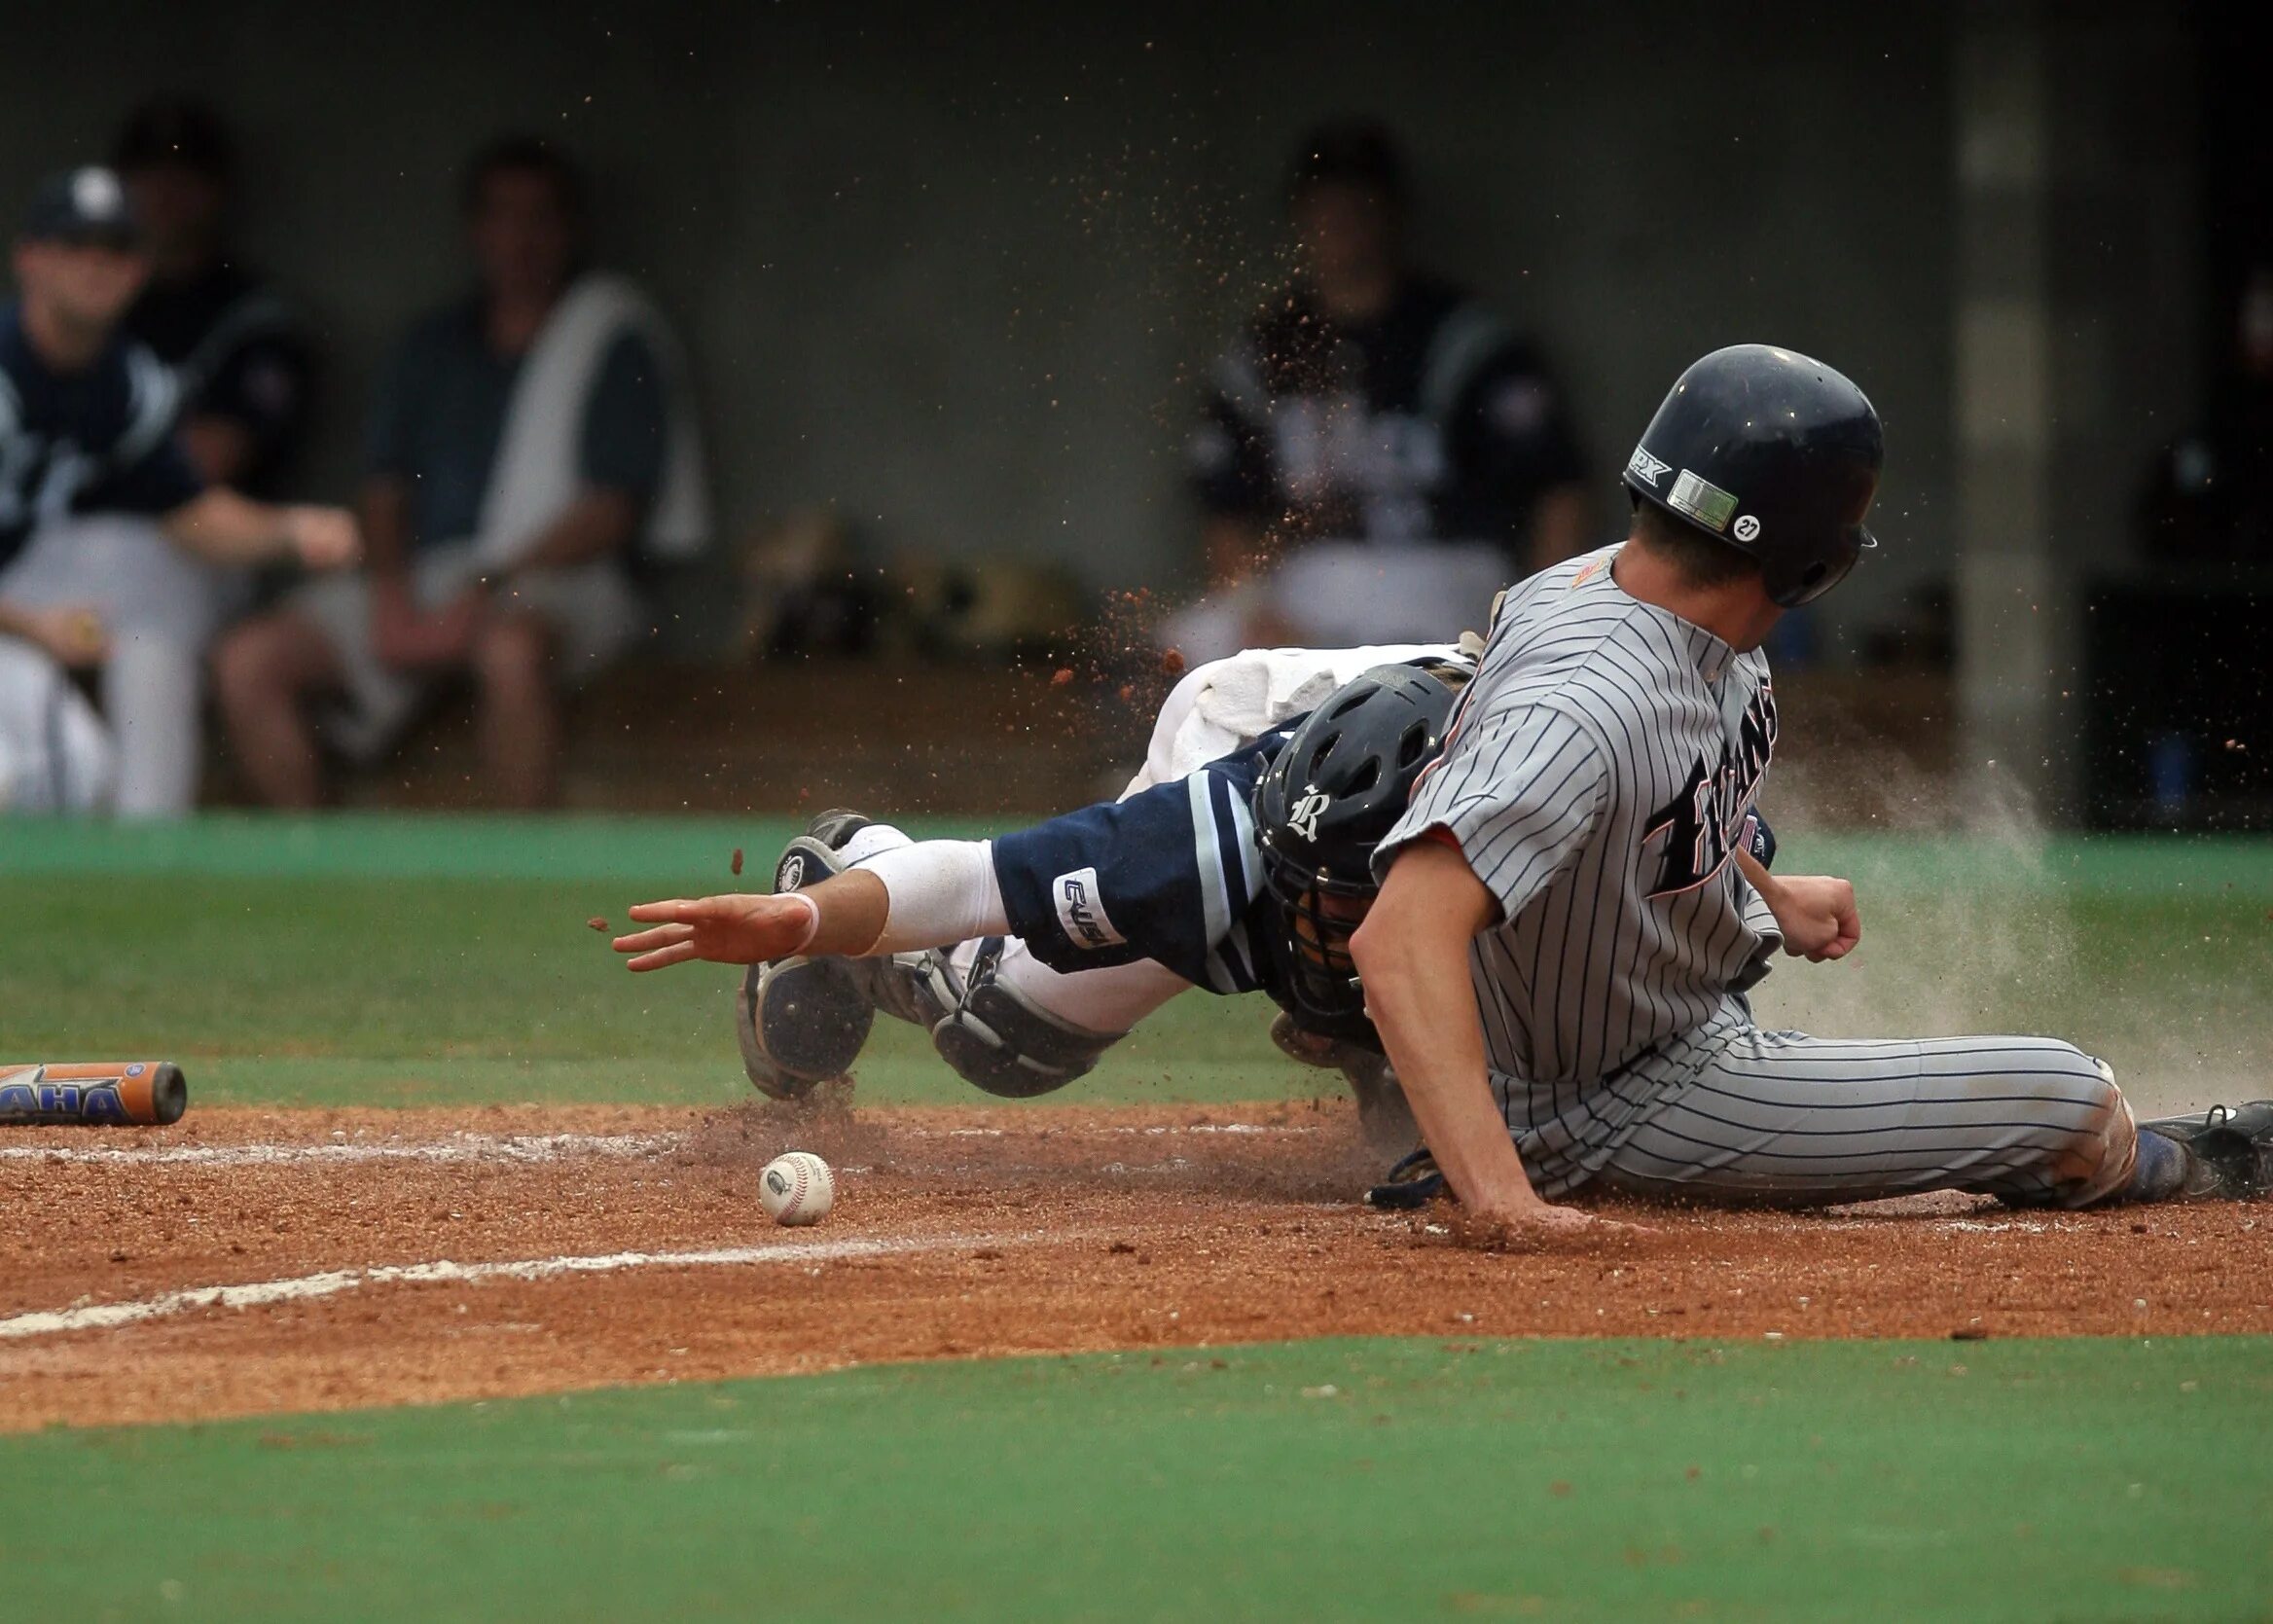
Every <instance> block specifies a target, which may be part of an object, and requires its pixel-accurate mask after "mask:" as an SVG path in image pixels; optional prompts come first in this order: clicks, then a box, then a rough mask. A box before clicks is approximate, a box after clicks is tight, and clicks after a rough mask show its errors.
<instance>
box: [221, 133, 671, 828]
mask: <svg viewBox="0 0 2273 1624" xmlns="http://www.w3.org/2000/svg"><path fill="white" fill-rule="evenodd" d="M463 201H464V209H465V221H466V232H467V238H468V241H469V244H470V246H471V248H472V252H473V258H474V260H475V263H476V267H477V270H478V271H479V278H480V286H479V288H478V289H477V291H476V292H475V293H474V294H473V295H472V296H471V297H470V298H465V299H460V300H457V301H454V302H452V303H451V304H450V305H448V306H446V307H443V308H442V309H441V310H439V311H437V312H436V313H434V314H433V315H430V316H428V317H427V318H425V319H424V320H423V321H421V322H419V323H418V324H417V325H416V326H415V327H414V328H413V329H412V330H411V331H410V333H409V334H408V335H407V336H406V337H405V338H404V340H403V342H402V343H401V344H400V346H399V347H398V348H397V349H396V351H395V354H394V357H393V360H392V362H391V363H390V365H389V366H388V367H387V369H386V371H385V372H384V374H383V375H382V377H381V379H380V382H379V392H378V398H377V401H376V403H375V405H374V407H373V411H372V415H371V427H370V437H369V475H368V477H367V479H366V482H365V485H364V490H363V518H364V528H365V532H366V534H367V536H368V538H369V541H370V545H371V558H370V566H369V568H368V570H367V571H366V572H365V573H363V574H361V575H358V576H353V577H346V578H342V579H339V580H335V581H325V582H318V583H315V584H313V585H311V586H310V587H308V588H307V589H306V590H305V591H303V592H301V593H299V594H297V595H294V596H292V597H290V598H288V599H286V600H285V601H284V602H283V603H281V604H279V605H278V606H277V607H276V608H275V609H274V610H272V611H271V612H270V613H269V614H267V615H264V616H261V617H259V618H257V619H255V620H252V621H248V622H246V623H245V624H244V625H242V626H240V627H238V628H236V629H235V631H234V632H231V633H230V634H229V636H228V637H227V638H226V639H225V640H224V641H223V643H222V646H221V649H220V652H219V655H218V657H217V661H216V677H217V683H218V687H219V691H220V695H221V701H222V709H223V712H224V714H225V716H226V717H227V720H228V723H229V731H230V737H231V740H232V742H233V743H234V744H235V749H236V753H237V756H238V759H239V761H240V762H241V764H242V766H243V768H244V771H245V773H246V775H247V776H249V777H250V778H251V780H252V783H253V786H254V788H255V789H256V791H257V792H258V793H259V795H260V796H261V798H262V799H263V800H265V801H267V802H269V803H271V804H272V805H275V806H284V807H308V806H314V805H316V804H317V803H318V802H319V801H320V800H321V799H322V798H323V793H324V761H323V756H322V753H321V749H320V748H319V746H320V745H323V744H328V745H330V746H331V747H333V748H334V749H336V750H337V751H338V752H339V753H341V754H343V755H344V756H346V757H347V758H348V759H350V760H351V761H359V762H368V761H370V760H373V759H375V758H376V757H377V756H378V755H379V753H380V752H381V751H383V750H384V749H385V748H386V747H387V746H388V745H389V744H391V743H392V742H393V741H394V740H395V739H396V738H398V737H399V736H400V734H401V732H402V730H403V729H404V728H405V727H407V726H408V725H409V723H410V722H411V721H412V720H413V718H414V716H415V712H416V710H417V708H418V706H419V705H420V704H421V703H422V702H423V701H424V700H425V699H426V698H427V696H429V695H430V694H431V693H432V692H433V691H434V690H435V688H436V687H437V686H438V685H439V684H440V683H441V682H443V681H444V680H446V679H448V678H450V677H452V676H455V675H459V674H470V675H471V676H472V677H473V678H474V680H475V682H476V684H477V686H478V689H479V701H480V729H481V748H482V760H483V766H484V770H485V772H486V774H487V778H488V783H489V788H490V791H491V793H492V795H493V797H494V798H495V799H496V800H497V801H499V802H501V803H503V804H505V805H508V806H519V807H532V806H540V805H544V804H546V803H549V802H551V801H552V800H553V799H554V798H555V796H556V793H557V790H558V787H559V784H558V769H559V746H560V708H561V691H562V690H563V689H565V688H568V687H572V686H575V685H577V684H579V683H582V682H584V681H586V680H588V679H589V678H591V677H592V676H594V675H595V674H596V673H597V672H598V671H599V670H600V669H601V668H603V667H605V666H606V665H607V664H608V663H609V662H611V661H613V660H615V659H616V658H618V657H619V656H620V655H622V654H623V653H624V652H625V651H626V650H627V649H628V648H630V647H631V644H632V642H633V641H634V640H635V639H636V638H638V637H640V636H642V635H645V634H647V633H649V632H652V630H653V626H654V621H653V616H652V613H651V611H650V610H649V608H648V607H647V605H646V604H645V603H644V602H643V601H642V599H641V597H640V595H639V594H638V593H637V592H636V590H635V589H634V585H633V579H632V574H631V567H630V566H631V559H632V555H633V554H634V552H638V551H643V552H645V553H646V554H647V555H649V556H651V557H654V558H657V559H676V558H684V557H686V556H688V555H689V554H691V553H692V552H694V551H696V550H699V549H700V548H701V547H702V546H703V545H704V540H705V539H706V537H707V534H708V528H709V512H708V505H707V497H706V494H705V491H704V477H703V467H702V456H701V450H700V446H699V444H698V442H697V438H696V425H695V421H694V414H693V402H692V399H691V397H690V396H689V394H688V392H687V389H686V387H685V378H686V369H685V366H684V363H683V358H682V356H681V355H680V352H679V349H678V345H677V343H676V341H675V340H674V339H673V338H672V336H671V334H670V332H669V330H668V328H667V326H666V324H665V323H664V321H663V318H662V316H661V315H660V314H659V313H658V312H657V311H656V309H655V308H654V307H653V306H652V305H651V304H650V303H649V302H648V301H647V299H646V298H645V296H644V295H643V294H641V293H640V292H639V290H638V289H637V288H635V287H633V286H632V285H631V283H630V282H629V281H627V280H626V279H625V278H623V277H621V276H616V275H613V274H608V273H605V272H601V271H591V270H588V269H586V268H585V265H584V189H583V183H582V180H581V178H580V176H579V175H578V173H577V171H576V170H575V169H574V168H573V167H572V166H571V165H570V164H569V162H567V160H566V159H565V158H563V157H562V156H561V155H560V153H559V151H558V150H557V149H556V148H554V147H552V146H550V145H548V144H546V143H544V142H541V141H535V140H523V139H514V140H505V141H499V142H497V143H494V144H493V145H491V146H490V147H488V148H487V149H485V150H484V151H483V152H482V153H481V154H479V155H478V156H477V157H476V158H475V160H474V162H473V163H472V165H471V166H470V168H469V170H468V173H467V178H466V187H465V195H464V199H463Z"/></svg>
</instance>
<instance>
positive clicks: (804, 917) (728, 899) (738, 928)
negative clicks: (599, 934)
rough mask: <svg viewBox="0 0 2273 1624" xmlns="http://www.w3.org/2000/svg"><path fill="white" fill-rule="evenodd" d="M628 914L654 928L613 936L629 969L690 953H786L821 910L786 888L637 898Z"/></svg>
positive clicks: (716, 957)
mask: <svg viewBox="0 0 2273 1624" xmlns="http://www.w3.org/2000/svg"><path fill="white" fill-rule="evenodd" d="M631 918H632V919H633V920H636V921H637V922H638V923H640V924H649V925H653V926H654V927H655V928H654V929H652V930H640V931H635V932H633V933H632V934H631V935H629V936H619V937H617V938H616V941H615V948H616V951H617V952H618V953H623V954H631V955H633V957H632V959H631V964H630V965H629V966H628V967H629V968H631V969H634V970H660V969H664V968H666V967H667V966H668V965H672V964H684V963H686V962H687V961H688V960H689V959H693V958H706V959H708V960H710V961H711V962H712V963H714V964H763V963H765V962H767V961H768V960H769V959H775V958H787V957H789V956H791V955H793V954H798V953H802V952H804V951H805V948H806V946H807V944H808V943H810V942H811V941H812V936H813V931H814V929H815V927H816V926H817V925H818V924H819V922H820V911H819V910H818V908H816V907H815V906H814V904H813V901H812V898H811V897H809V896H806V895H805V894H804V893H802V892H799V891H785V892H783V893H781V894H780V895H778V896H739V895H738V896H705V897H701V898H698V899H696V900H694V901H691V902H690V901H687V900H685V899H683V898H682V899H674V900H672V901H669V902H642V903H638V904H636V905H634V906H633V908H632V909H631Z"/></svg>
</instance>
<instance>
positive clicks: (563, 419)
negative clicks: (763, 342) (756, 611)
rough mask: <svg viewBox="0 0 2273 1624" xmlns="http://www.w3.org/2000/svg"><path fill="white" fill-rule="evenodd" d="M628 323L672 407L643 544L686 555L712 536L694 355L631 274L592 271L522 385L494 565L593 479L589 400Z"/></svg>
mask: <svg viewBox="0 0 2273 1624" xmlns="http://www.w3.org/2000/svg"><path fill="white" fill-rule="evenodd" d="M627 328H629V329H631V331H633V332H635V333H637V334H638V335H639V337H640V339H641V340H643V341H644V342H645V343H646V345H647V347H648V349H649V350H650V351H651V352H652V353H653V354H654V356H655V359H656V365H657V366H658V367H659V368H660V369H661V370H662V374H663V389H664V401H665V405H666V410H667V421H666V427H665V436H666V438H665V443H664V462H663V477H662V480H661V483H660V484H659V485H658V486H657V487H656V491H655V498H654V500H653V501H652V502H651V503H650V504H649V505H648V510H647V524H646V528H645V530H644V531H643V532H642V534H641V537H640V546H641V549H642V550H643V551H644V552H645V553H646V554H647V555H648V556H649V557H650V558H655V559H686V558H691V557H693V556H694V555H695V554H697V553H699V552H701V551H702V550H703V547H704V544H705V543H706V542H707V541H708V540H709V536H710V498H709V492H708V488H707V487H706V485H705V482H704V467H703V447H702V439H701V436H700V433H699V432H698V429H697V426H696V422H695V410H694V398H693V394H692V391H691V390H690V388H689V387H688V382H687V368H686V356H685V353H684V351H682V350H681V349H680V348H679V345H678V341H677V340H676V339H675V338H674V337H673V336H672V334H671V331H670V328H669V326H668V325H667V323H666V322H665V321H664V319H663V316H662V314H661V312H659V311H658V310H657V309H656V308H655V307H654V306H653V305H652V304H650V303H649V302H648V300H647V298H646V296H645V295H644V294H642V293H641V292H640V291H639V290H638V289H637V288H636V287H634V286H633V285H632V284H631V282H630V281H628V280H626V279H625V278H624V277H622V276H617V275H613V274H610V273H608V272H605V271H588V272H586V273H585V274H584V275H583V276H580V277H578V278H577V279H576V281H575V283H574V284H573V285H572V286H570V288H569V289H568V291H567V292H566V293H564V294H562V295H561V296H560V303H559V307H557V308H555V310H554V311H553V313H552V314H551V315H550V316H549V317H547V318H546V321H545V325H544V328H543V330H542V331H541V332H539V333H538V334H537V340H536V343H535V344H534V345H533V346H531V348H530V349H529V352H528V359H527V360H526V361H524V362H523V363H522V368H521V377H520V379H519V380H518V381H516V382H515V384H514V386H513V399H512V402H511V403H510V404H509V405H508V406H507V408H506V412H505V427H504V430H503V432H502V434H501V435H500V436H499V439H498V445H497V457H496V460H495V461H494V462H492V463H491V464H490V468H489V487H488V490H487V492H486V493H485V494H484V496H483V498H482V520H481V536H480V539H479V542H478V545H477V548H476V557H477V558H478V559H479V560H480V561H481V563H482V565H483V566H484V567H485V568H496V569H507V568H511V567H512V566H513V565H514V564H515V563H518V562H519V561H520V559H521V558H522V556H523V554H524V553H525V552H526V551H527V549H528V546H529V544H530V543H531V542H532V541H533V540H535V538H536V537H537V535H538V533H539V532H541V531H542V530H543V529H544V528H545V526H546V525H548V524H550V523H552V522H553V521H554V520H555V519H556V518H557V517H559V513H560V510H561V509H562V508H564V507H566V506H567V505H568V504H569V503H570V502H571V501H573V500H575V498H576V495H577V493H578V491H579V490H580V489H581V488H582V485H583V482H582V480H581V478H580V477H579V474H578V470H577V461H578V455H577V453H578V450H579V441H580V437H581V436H582V434H583V430H584V417H585V408H586V406H587V404H588V403H589V402H590V400H591V396H592V390H593V386H594V384H595V382H597V380H598V378H599V368H600V363H601V362H602V361H603V360H604V359H605V358H606V356H607V352H608V349H609V346H610V345H611V344H613V343H614V342H615V341H616V339H617V337H618V336H619V335H620V334H622V333H623V332H624V331H625V330H626V329H627Z"/></svg>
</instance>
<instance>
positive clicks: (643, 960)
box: [624, 941, 702, 970]
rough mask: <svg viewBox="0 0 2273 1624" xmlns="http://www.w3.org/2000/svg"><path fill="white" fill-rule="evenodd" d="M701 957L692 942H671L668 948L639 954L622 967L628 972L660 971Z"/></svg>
mask: <svg viewBox="0 0 2273 1624" xmlns="http://www.w3.org/2000/svg"><path fill="white" fill-rule="evenodd" d="M701 956H702V955H701V953H699V952H698V951H697V950H696V947H695V944H694V943H693V942H692V941H685V942H673V943H672V944H671V945H670V946H669V947H667V948H657V949H656V950H655V951H654V952H653V953H643V954H641V955H640V956H638V957H636V958H634V959H632V960H631V962H630V963H628V964H626V965H625V966H624V967H625V968H626V969H628V970H662V969H667V968H668V967H669V966H671V965H673V964H684V963H686V962H687V960H689V959H690V958H700V957H701Z"/></svg>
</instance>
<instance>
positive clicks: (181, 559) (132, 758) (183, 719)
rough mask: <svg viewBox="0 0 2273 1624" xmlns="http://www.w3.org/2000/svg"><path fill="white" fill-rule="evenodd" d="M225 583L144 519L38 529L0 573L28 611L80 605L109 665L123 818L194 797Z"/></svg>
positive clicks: (169, 811) (227, 578) (156, 812)
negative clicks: (96, 618)
mask: <svg viewBox="0 0 2273 1624" xmlns="http://www.w3.org/2000/svg"><path fill="white" fill-rule="evenodd" d="M234 590H235V576H234V575H233V573H232V572H228V571H223V570H219V569H216V568H214V567H213V566H211V565H209V564H206V563H204V562H202V561H200V560H199V559H195V558H192V557H191V556H190V555H189V554H187V553H185V552H183V551H182V550H181V549H180V548H178V547H176V546H174V545H173V544H172V543H171V542H169V541H167V540H166V539H165V537H164V535H163V534H162V533H161V532H160V530H159V528H158V525H157V523H156V522H155V521H153V520H150V519H145V518H142V517H140V516H137V515H131V514H109V513H106V514H89V515H84V516H81V517H77V518H73V519H68V520H63V521H60V522H58V523H53V524H48V525H45V526H43V527H42V528H41V529H40V531H39V532H38V533H37V534H36V535H34V536H33V537H32V539H31V541H30V543H29V544H28V545H27V546H26V547H25V548H24V550H23V553H22V555H21V556H20V557H18V559H17V560H16V562H15V563H14V564H12V565H10V566H9V568H8V570H7V571H6V572H5V573H0V597H5V598H8V599H9V600H11V601H13V602H16V603H20V604H23V605H25V606H27V607H34V608H54V607H59V606H63V605H68V604H85V605H87V606H88V607H90V608H91V609H93V610H94V611H95V612H96V613H97V614H99V615H100V616H101V617H102V621H103V626H104V629H105V630H106V631H108V632H109V633H110V638H111V658H110V661H109V663H108V664H107V665H105V666H104V668H103V672H102V686H101V694H102V708H103V714H104V716H105V717H106V718H108V720H109V723H110V728H111V733H112V737H113V738H114V740H116V745H117V752H118V786H117V794H116V799H115V808H116V810H117V812H119V814H120V815H121V816H124V817H178V816H180V815H181V814H183V813H184V812H188V811H189V810H190V808H191V806H192V805H193V804H194V803H195V802H196V800H197V795H198V764H199V762H200V760H201V758H202V754H203V740H202V737H201V733H200V729H199V726H198V724H199V719H200V716H199V711H200V706H201V704H202V703H203V699H204V659H205V647H206V645H207V644H208V643H209V642H211V641H212V639H213V634H214V633H215V632H218V631H219V630H220V626H221V618H222V614H223V612H224V608H225V606H226V602H227V599H228V596H229V595H230V594H231V593H233V592H234Z"/></svg>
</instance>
